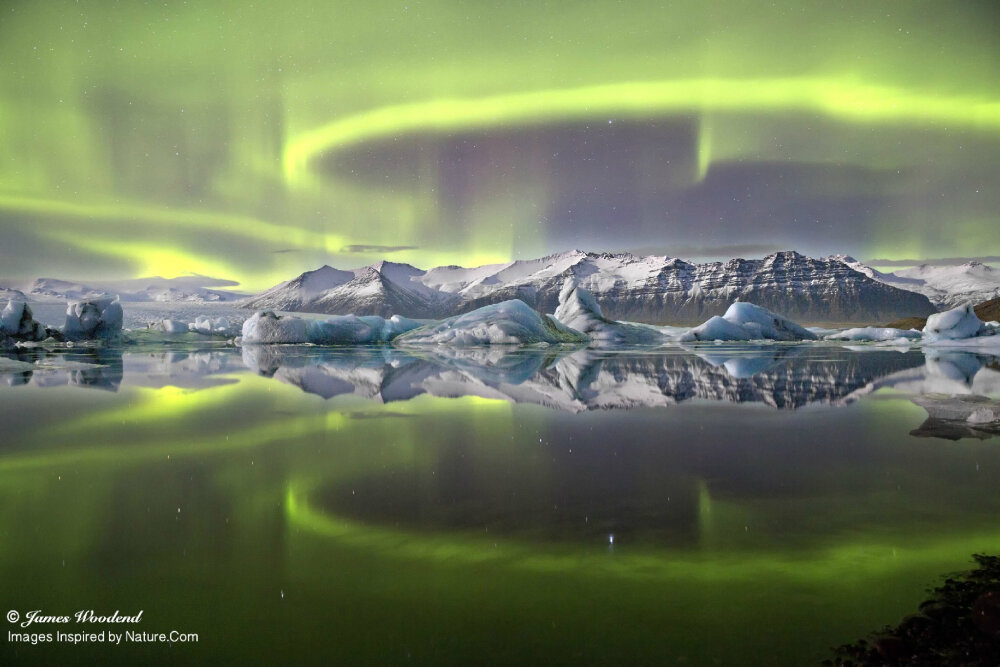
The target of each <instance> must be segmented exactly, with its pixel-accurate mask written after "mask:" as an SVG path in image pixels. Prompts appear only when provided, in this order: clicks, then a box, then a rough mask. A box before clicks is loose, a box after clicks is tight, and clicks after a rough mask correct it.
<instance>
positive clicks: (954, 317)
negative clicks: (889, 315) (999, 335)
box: [924, 303, 996, 343]
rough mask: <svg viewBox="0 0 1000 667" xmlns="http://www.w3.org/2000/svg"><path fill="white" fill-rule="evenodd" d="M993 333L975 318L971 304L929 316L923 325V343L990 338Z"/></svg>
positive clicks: (993, 330) (992, 330) (991, 329)
mask: <svg viewBox="0 0 1000 667" xmlns="http://www.w3.org/2000/svg"><path fill="white" fill-rule="evenodd" d="M995 333H996V330H995V329H993V328H992V327H990V326H987V325H986V324H984V323H983V321H982V320H980V319H979V318H978V317H977V316H976V312H975V310H973V307H972V304H971V303H967V304H965V305H964V306H959V307H958V308H952V309H951V310H946V311H944V312H943V313H937V314H935V315H931V316H930V317H928V318H927V324H926V325H924V341H926V342H928V343H933V342H937V341H945V340H962V339H964V338H975V337H977V336H992V335H994V334H995Z"/></svg>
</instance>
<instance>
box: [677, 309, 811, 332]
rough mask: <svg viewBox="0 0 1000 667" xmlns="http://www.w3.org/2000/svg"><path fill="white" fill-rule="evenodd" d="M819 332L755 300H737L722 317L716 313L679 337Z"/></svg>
mask: <svg viewBox="0 0 1000 667" xmlns="http://www.w3.org/2000/svg"><path fill="white" fill-rule="evenodd" d="M816 339H817V336H816V334H814V333H813V332H812V331H809V330H808V329H806V328H805V327H803V326H800V325H798V324H796V323H795V322H792V321H791V320H790V319H788V318H786V317H782V316H781V315H778V314H777V313H772V312H771V311H770V310H768V309H766V308H761V307H760V306H756V305H754V304H752V303H745V302H742V301H737V302H736V303H734V304H733V305H731V306H729V309H728V310H726V314H725V315H723V316H722V317H719V316H715V317H712V318H710V319H709V320H708V321H707V322H705V323H704V324H702V325H700V326H697V327H695V328H693V329H691V330H689V331H688V332H687V333H684V334H681V336H680V337H679V338H678V340H679V341H681V342H691V341H704V340H816Z"/></svg>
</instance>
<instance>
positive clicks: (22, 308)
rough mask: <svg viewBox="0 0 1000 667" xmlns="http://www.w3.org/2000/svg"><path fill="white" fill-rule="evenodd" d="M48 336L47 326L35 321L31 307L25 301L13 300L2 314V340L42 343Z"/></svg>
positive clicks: (0, 327) (0, 335) (0, 331)
mask: <svg viewBox="0 0 1000 667" xmlns="http://www.w3.org/2000/svg"><path fill="white" fill-rule="evenodd" d="M47 335H48V333H47V332H46V330H45V326H44V325H42V323H41V322H37V321H35V318H34V314H33V313H32V312H31V306H29V305H28V304H27V303H25V302H24V301H19V300H16V299H11V300H10V301H8V302H7V307H6V308H4V309H3V311H2V312H0V338H4V339H13V340H17V341H24V340H29V341H40V340H44V339H45V337H46V336H47Z"/></svg>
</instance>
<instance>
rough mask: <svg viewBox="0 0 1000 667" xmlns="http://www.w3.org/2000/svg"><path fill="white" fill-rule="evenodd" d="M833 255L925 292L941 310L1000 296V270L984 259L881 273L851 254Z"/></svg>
mask: <svg viewBox="0 0 1000 667" xmlns="http://www.w3.org/2000/svg"><path fill="white" fill-rule="evenodd" d="M830 259H836V260H839V261H842V262H844V263H845V264H847V265H848V266H849V267H851V268H852V269H854V270H855V271H859V272H861V273H864V274H865V275H866V276H868V277H869V278H872V279H873V280H877V281H879V282H881V283H885V284H886V285H892V286H893V287H898V288H899V289H904V290H909V291H911V292H917V293H919V294H923V295H924V296H926V297H927V298H928V299H930V301H931V303H933V304H934V305H935V306H936V307H937V308H939V309H941V310H948V309H949V308H955V307H956V306H961V305H962V304H964V303H966V302H968V301H971V302H972V303H982V302H983V301H989V300H990V299H995V298H997V297H1000V271H998V270H997V269H994V268H993V267H991V266H988V265H986V264H983V263H981V262H975V261H973V262H966V263H965V264H960V265H957V266H930V265H929V264H922V265H920V266H917V267H913V268H911V269H902V270H899V271H893V272H892V273H882V272H881V271H877V270H875V269H873V268H871V267H870V266H867V265H865V264H863V263H861V262H859V261H858V260H856V259H854V258H853V257H850V256H848V255H834V256H833V257H831V258H830Z"/></svg>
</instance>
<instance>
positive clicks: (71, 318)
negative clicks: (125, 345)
mask: <svg viewBox="0 0 1000 667" xmlns="http://www.w3.org/2000/svg"><path fill="white" fill-rule="evenodd" d="M123 318H124V313H123V312H122V305H121V303H120V302H119V301H118V299H117V298H112V297H101V298H96V299H82V300H80V301H69V302H67V303H66V325H65V326H64V327H63V331H62V333H63V336H64V337H65V338H66V339H67V340H70V341H77V340H91V339H98V338H100V339H112V338H117V337H119V336H121V332H122V320H123Z"/></svg>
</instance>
